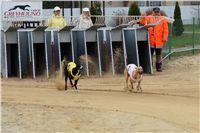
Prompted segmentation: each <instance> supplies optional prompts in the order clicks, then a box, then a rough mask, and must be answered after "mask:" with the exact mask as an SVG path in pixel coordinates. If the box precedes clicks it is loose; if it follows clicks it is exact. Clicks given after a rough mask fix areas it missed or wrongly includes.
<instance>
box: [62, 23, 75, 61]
mask: <svg viewBox="0 0 200 133" xmlns="http://www.w3.org/2000/svg"><path fill="white" fill-rule="evenodd" d="M74 27H75V26H74V25H67V26H66V27H64V28H62V29H61V30H60V31H59V34H60V48H61V59H62V58H63V57H62V56H63V55H64V54H65V53H64V52H63V50H62V48H63V47H65V48H66V45H70V51H68V49H67V51H65V52H69V54H70V57H68V59H69V60H72V56H73V55H72V37H71V30H72V29H73V28H74ZM62 45H63V47H62ZM67 47H68V46H67Z"/></svg>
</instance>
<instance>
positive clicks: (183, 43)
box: [172, 33, 200, 48]
mask: <svg viewBox="0 0 200 133" xmlns="http://www.w3.org/2000/svg"><path fill="white" fill-rule="evenodd" d="M198 35H199V36H200V34H195V39H194V43H195V44H196V45H200V39H199V37H198ZM192 44H193V35H192V34H185V33H183V34H182V35H181V36H173V37H172V48H180V47H188V46H191V47H192Z"/></svg>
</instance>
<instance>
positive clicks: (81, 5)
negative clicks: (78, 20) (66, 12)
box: [80, 1, 83, 14]
mask: <svg viewBox="0 0 200 133" xmlns="http://www.w3.org/2000/svg"><path fill="white" fill-rule="evenodd" d="M82 8H83V3H82V1H80V14H82Z"/></svg>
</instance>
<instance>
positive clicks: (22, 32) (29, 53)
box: [17, 29, 35, 79]
mask: <svg viewBox="0 0 200 133" xmlns="http://www.w3.org/2000/svg"><path fill="white" fill-rule="evenodd" d="M33 30H34V29H18V30H17V33H18V51H19V55H18V56H19V57H18V58H19V77H20V79H21V78H23V77H27V76H28V75H32V77H33V78H35V61H34V60H35V59H34V50H33Z"/></svg>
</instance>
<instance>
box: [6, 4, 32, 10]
mask: <svg viewBox="0 0 200 133" xmlns="http://www.w3.org/2000/svg"><path fill="white" fill-rule="evenodd" d="M26 7H30V6H29V5H17V6H15V7H13V8H11V9H10V10H9V11H12V10H15V9H17V8H19V9H21V10H27V11H29V9H26Z"/></svg>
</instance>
